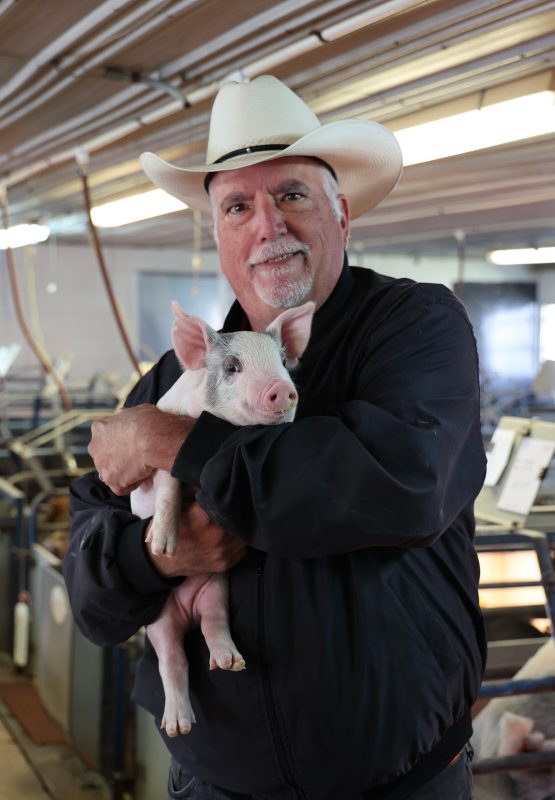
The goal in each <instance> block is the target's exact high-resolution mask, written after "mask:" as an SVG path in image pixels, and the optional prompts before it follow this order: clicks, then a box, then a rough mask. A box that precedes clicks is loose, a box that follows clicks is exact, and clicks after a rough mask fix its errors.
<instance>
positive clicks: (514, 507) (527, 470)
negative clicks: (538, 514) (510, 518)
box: [497, 436, 555, 516]
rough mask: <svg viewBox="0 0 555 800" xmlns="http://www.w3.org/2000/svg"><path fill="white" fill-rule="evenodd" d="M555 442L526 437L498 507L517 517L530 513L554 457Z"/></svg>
mask: <svg viewBox="0 0 555 800" xmlns="http://www.w3.org/2000/svg"><path fill="white" fill-rule="evenodd" d="M554 449H555V442H548V441H546V440H544V439H532V438H530V437H529V436H525V437H524V438H523V439H522V441H521V442H520V447H519V448H518V451H517V453H516V455H515V457H514V460H513V463H512V465H511V469H510V471H509V474H508V476H507V480H506V481H505V486H504V487H503V491H502V492H501V496H500V497H499V501H498V503H497V507H498V508H500V509H502V510H503V511H513V512H514V513H516V514H524V515H525V516H526V514H528V513H529V512H530V509H531V508H532V505H533V503H534V500H535V499H536V495H537V493H538V489H539V488H540V484H541V481H542V475H543V473H544V471H545V470H546V469H547V467H548V466H549V462H550V461H551V458H552V457H553V451H554Z"/></svg>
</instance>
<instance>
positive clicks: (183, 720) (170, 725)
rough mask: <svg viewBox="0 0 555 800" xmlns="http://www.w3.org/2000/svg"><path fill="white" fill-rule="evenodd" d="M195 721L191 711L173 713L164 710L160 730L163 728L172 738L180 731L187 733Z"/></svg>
mask: <svg viewBox="0 0 555 800" xmlns="http://www.w3.org/2000/svg"><path fill="white" fill-rule="evenodd" d="M195 723H196V719H195V715H194V714H193V712H192V711H191V713H190V714H175V713H173V712H169V713H168V712H166V711H165V712H164V719H163V720H162V724H161V725H160V730H164V728H165V729H166V734H167V735H168V736H169V737H171V738H172V739H173V738H175V737H176V736H179V734H181V733H189V731H190V730H191V726H192V725H194V724H195Z"/></svg>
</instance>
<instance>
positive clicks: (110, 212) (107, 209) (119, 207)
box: [91, 189, 187, 228]
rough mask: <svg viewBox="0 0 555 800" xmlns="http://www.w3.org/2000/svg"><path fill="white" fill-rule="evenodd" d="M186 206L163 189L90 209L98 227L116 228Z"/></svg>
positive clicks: (134, 195) (179, 209) (180, 209)
mask: <svg viewBox="0 0 555 800" xmlns="http://www.w3.org/2000/svg"><path fill="white" fill-rule="evenodd" d="M185 208H187V206H186V205H185V203H182V202H181V200H177V198H175V197H172V196H171V195H170V194H168V193H167V192H165V191H164V190H163V189H152V190H151V191H150V192H143V193H142V194H133V195H131V196H130V197H123V198H122V199H121V200H113V201H112V202H111V203H104V204H103V205H100V206H95V207H94V208H93V209H91V217H92V221H93V222H94V224H95V225H96V226H97V227H98V228H118V227H119V226H120V225H129V224H130V223H131V222H139V221H140V220H143V219H151V218H152V217H161V216H162V215H163V214H172V213H173V212H174V211H182V210H183V209H185Z"/></svg>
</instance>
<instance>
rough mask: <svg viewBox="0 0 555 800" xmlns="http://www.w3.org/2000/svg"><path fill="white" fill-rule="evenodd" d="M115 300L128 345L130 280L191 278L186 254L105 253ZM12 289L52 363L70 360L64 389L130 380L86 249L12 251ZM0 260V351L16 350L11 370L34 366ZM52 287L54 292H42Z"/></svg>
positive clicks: (132, 303)
mask: <svg viewBox="0 0 555 800" xmlns="http://www.w3.org/2000/svg"><path fill="white" fill-rule="evenodd" d="M104 255H105V260H106V263H107V268H108V272H109V274H110V277H111V280H112V283H113V287H114V292H115V295H116V297H117V300H118V303H119V305H120V308H121V311H122V314H123V317H124V319H125V322H126V325H127V329H128V333H129V337H130V340H131V342H132V344H133V345H135V344H136V339H137V323H138V320H137V306H138V302H137V300H138V298H137V276H138V274H139V272H141V271H148V272H154V271H158V272H189V273H192V272H193V270H192V267H191V257H192V254H191V253H187V252H185V251H181V250H180V251H175V250H169V249H168V250H148V249H130V248H129V249H120V248H105V253H104ZM14 256H15V260H16V268H17V275H18V283H19V286H20V291H21V295H22V300H23V305H24V310H25V314H26V317H27V319H28V323H29V324H30V326H31V328H32V329H33V332H34V333H35V334H36V335H38V339H39V341H41V343H42V344H43V346H44V348H45V350H46V351H47V353H48V355H49V356H50V358H51V359H55V358H56V357H59V356H61V355H66V354H68V355H71V356H73V363H72V367H71V372H70V375H69V378H70V381H74V380H77V379H84V378H89V377H90V376H91V375H93V374H94V373H96V372H99V371H100V372H117V373H119V376H120V379H121V382H122V383H124V382H126V380H127V378H128V377H129V376H130V374H131V372H132V365H131V362H130V360H129V357H128V356H127V352H126V350H125V348H124V345H123V342H122V340H121V338H120V336H119V333H118V330H117V327H116V323H115V320H114V318H113V315H112V312H111V309H110V306H109V301H108V297H107V294H106V291H105V288H104V283H103V281H102V277H101V274H100V270H99V268H98V265H97V262H96V260H95V257H94V254H93V251H92V249H91V248H89V247H86V246H85V247H72V246H61V245H60V246H58V245H57V244H56V243H55V242H52V243H46V244H43V245H39V246H37V247H35V248H21V249H18V250H15V251H14ZM3 258H4V254H3V253H2V252H0V346H1V345H6V344H9V343H11V342H19V343H21V344H22V346H23V349H22V351H21V353H20V354H19V356H18V358H17V360H16V362H15V365H14V367H15V366H17V367H18V368H21V367H22V366H26V365H31V364H33V365H34V364H36V363H37V362H36V358H35V356H34V355H33V353H32V352H31V350H30V348H29V347H28V346H27V344H26V342H25V341H24V337H23V335H22V333H21V331H20V328H19V325H18V323H17V319H16V314H15V308H14V304H13V301H12V297H11V293H10V290H9V284H8V276H7V269H6V268H5V265H4V264H2V261H3ZM201 270H202V271H203V272H206V273H211V274H214V273H216V272H217V271H218V261H217V257H216V255H215V254H214V253H207V254H206V255H204V256H203V259H202V267H201ZM52 284H54V285H55V286H56V287H57V290H56V291H54V292H50V291H48V287H49V286H50V288H52Z"/></svg>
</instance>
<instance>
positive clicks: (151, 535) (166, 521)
mask: <svg viewBox="0 0 555 800" xmlns="http://www.w3.org/2000/svg"><path fill="white" fill-rule="evenodd" d="M153 490H154V515H153V518H152V525H151V526H150V530H149V532H148V535H147V537H146V541H147V542H150V549H151V550H152V552H153V554H154V555H155V556H161V555H163V554H164V553H165V554H166V555H168V556H173V555H175V551H176V549H177V537H178V531H179V516H180V513H181V484H180V482H179V481H178V480H176V479H175V478H172V476H171V475H170V474H169V472H164V470H161V469H159V470H156V472H155V473H154V478H153Z"/></svg>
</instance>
